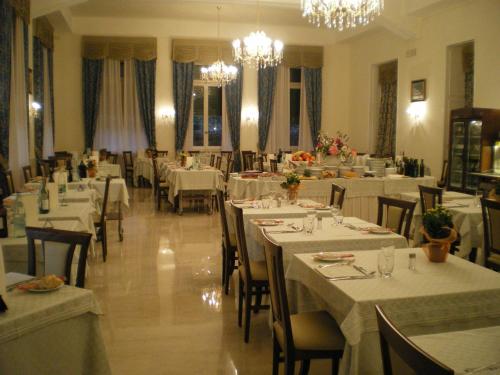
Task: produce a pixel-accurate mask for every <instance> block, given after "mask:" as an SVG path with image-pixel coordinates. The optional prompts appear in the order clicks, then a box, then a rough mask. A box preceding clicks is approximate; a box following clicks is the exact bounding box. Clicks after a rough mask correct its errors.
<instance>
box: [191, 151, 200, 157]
mask: <svg viewBox="0 0 500 375" xmlns="http://www.w3.org/2000/svg"><path fill="white" fill-rule="evenodd" d="M199 153H200V151H189V155H191V156H194V155H198V154H199Z"/></svg>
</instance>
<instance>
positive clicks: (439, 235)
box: [421, 206, 458, 263]
mask: <svg viewBox="0 0 500 375" xmlns="http://www.w3.org/2000/svg"><path fill="white" fill-rule="evenodd" d="M422 224H423V225H422V228H421V232H422V234H423V235H424V237H425V238H426V239H427V241H429V243H426V244H424V245H423V246H422V248H423V250H424V252H425V254H426V255H427V258H428V259H429V261H431V262H438V263H439V262H445V261H446V258H447V257H448V252H449V251H450V246H451V244H452V243H453V242H454V241H455V240H456V239H457V237H458V235H457V232H456V230H455V229H453V221H452V217H451V213H450V211H448V210H447V209H446V208H444V207H442V206H437V207H436V208H433V209H430V210H427V212H426V213H424V214H423V216H422Z"/></svg>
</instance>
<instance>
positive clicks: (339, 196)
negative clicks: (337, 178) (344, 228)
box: [330, 184, 345, 209]
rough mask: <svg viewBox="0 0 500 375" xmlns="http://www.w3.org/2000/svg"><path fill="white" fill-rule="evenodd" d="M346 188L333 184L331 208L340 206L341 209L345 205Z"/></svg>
mask: <svg viewBox="0 0 500 375" xmlns="http://www.w3.org/2000/svg"><path fill="white" fill-rule="evenodd" d="M344 197H345V187H343V186H340V185H337V184H332V193H331V194H330V206H333V205H335V204H336V205H338V206H339V208H340V209H342V206H343V205H344Z"/></svg>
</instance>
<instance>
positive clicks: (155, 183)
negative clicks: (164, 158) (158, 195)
mask: <svg viewBox="0 0 500 375" xmlns="http://www.w3.org/2000/svg"><path fill="white" fill-rule="evenodd" d="M152 161H153V188H154V191H158V190H157V189H159V187H160V171H159V169H158V160H156V158H152Z"/></svg>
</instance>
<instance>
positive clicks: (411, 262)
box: [408, 253, 417, 271]
mask: <svg viewBox="0 0 500 375" xmlns="http://www.w3.org/2000/svg"><path fill="white" fill-rule="evenodd" d="M416 262H417V254H415V253H410V254H408V269H410V270H411V271H415V264H416Z"/></svg>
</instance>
